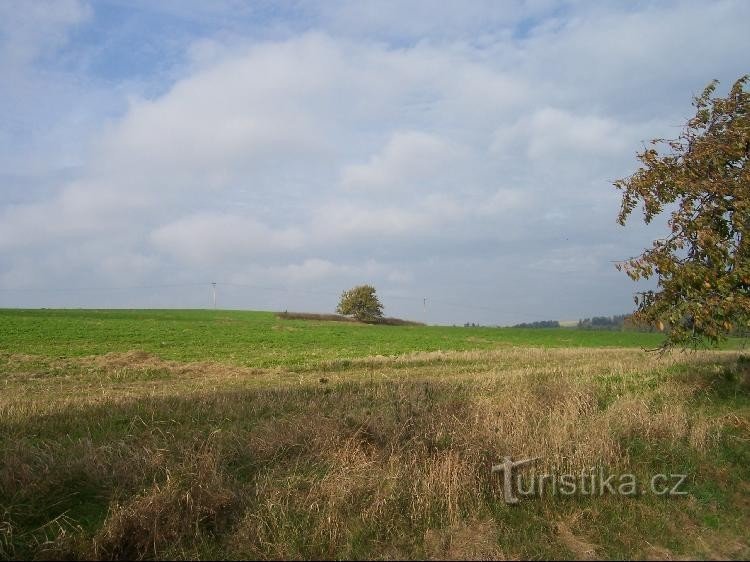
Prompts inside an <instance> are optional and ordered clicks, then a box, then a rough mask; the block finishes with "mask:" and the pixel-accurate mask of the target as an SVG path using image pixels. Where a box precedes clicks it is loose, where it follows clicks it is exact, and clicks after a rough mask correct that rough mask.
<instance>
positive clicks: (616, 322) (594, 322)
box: [513, 314, 654, 332]
mask: <svg viewBox="0 0 750 562" xmlns="http://www.w3.org/2000/svg"><path fill="white" fill-rule="evenodd" d="M513 327H514V328H560V322H558V321H557V320H541V321H538V322H523V323H521V324H516V325H514V326H513ZM576 328H578V329H579V330H632V331H638V332H653V331H654V328H652V327H649V326H639V325H637V324H635V323H634V322H633V321H632V319H631V317H630V315H629V314H615V315H614V316H594V317H593V318H581V319H580V320H579V321H578V324H577V325H576Z"/></svg>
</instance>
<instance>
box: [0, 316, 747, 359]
mask: <svg viewBox="0 0 750 562" xmlns="http://www.w3.org/2000/svg"><path fill="white" fill-rule="evenodd" d="M0 334H1V335H0V346H2V348H3V349H6V350H12V351H14V352H16V353H29V354H40V355H44V356H47V357H76V356H82V355H95V354H102V353H108V352H111V351H129V350H132V349H139V350H143V351H147V352H150V353H155V354H157V355H159V356H160V357H162V358H165V359H174V360H177V361H198V360H206V359H211V360H216V361H226V362H231V363H235V364H238V365H247V366H256V367H271V366H288V367H291V366H294V367H303V366H308V367H314V366H315V365H316V364H318V363H319V362H320V361H324V360H331V359H343V358H357V357H366V356H370V355H398V354H403V353H409V352H413V351H438V350H444V351H447V350H471V349H497V348H502V347H508V346H537V347H632V348H654V347H657V346H658V345H659V344H660V343H661V341H662V336H661V335H660V334H650V333H638V332H620V331H614V332H609V331H586V330H574V329H517V328H464V327H443V326H429V327H427V326H376V325H368V324H356V323H348V322H347V323H344V322H315V321H306V320H280V319H277V318H276V315H275V314H274V313H272V312H239V311H206V310H161V311H157V310H0ZM740 345H741V342H730V346H731V347H737V346H740Z"/></svg>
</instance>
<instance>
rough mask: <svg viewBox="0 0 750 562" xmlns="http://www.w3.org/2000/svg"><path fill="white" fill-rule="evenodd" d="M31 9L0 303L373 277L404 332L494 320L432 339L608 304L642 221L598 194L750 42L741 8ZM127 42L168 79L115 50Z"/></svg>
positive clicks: (620, 300)
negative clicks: (137, 287) (406, 321)
mask: <svg viewBox="0 0 750 562" xmlns="http://www.w3.org/2000/svg"><path fill="white" fill-rule="evenodd" d="M8 6H11V8H8ZM29 6H32V4H29V3H13V4H7V3H6V4H3V6H2V8H0V9H3V10H5V11H6V12H5V13H6V15H8V18H6V19H3V18H0V20H2V21H3V23H2V24H0V26H3V27H2V29H3V30H4V31H3V33H4V35H3V38H2V39H0V61H5V62H0V69H1V70H4V73H5V75H7V76H12V75H13V74H12V73H13V72H16V73H19V74H18V75H19V76H21V75H22V76H23V77H24V81H23V84H22V87H21V86H18V84H21V82H19V81H16V82H14V83H13V88H14V89H13V91H11V92H10V93H9V92H0V101H3V102H4V103H3V107H4V108H5V109H4V110H0V111H2V113H1V115H2V116H3V119H2V121H0V147H2V148H3V150H2V152H1V153H0V154H2V156H0V164H3V171H2V172H0V180H2V181H3V188H2V190H3V191H1V192H0V252H2V260H0V288H2V287H17V286H22V285H24V284H25V283H41V284H42V285H43V284H44V283H47V284H49V285H50V286H51V285H53V284H54V285H57V286H65V285H73V286H75V285H80V284H81V283H83V282H84V281H85V282H86V283H87V284H91V283H95V284H98V283H100V284H108V283H113V282H114V281H113V280H116V279H118V278H119V279H120V282H121V283H122V282H125V281H126V280H132V282H134V283H135V282H137V283H144V284H146V283H154V284H157V283H158V282H160V281H163V280H164V279H170V280H171V279H179V280H182V281H185V282H186V283H188V282H195V281H196V280H198V279H201V280H205V279H206V278H207V275H208V274H209V273H210V275H211V276H212V278H215V279H219V280H222V279H223V280H233V282H236V283H242V282H244V283H247V284H253V283H255V284H259V285H264V284H269V285H274V284H280V285H283V284H285V283H291V284H295V285H296V286H297V287H298V289H299V290H300V291H302V289H305V288H307V289H310V290H313V289H314V288H316V287H317V286H318V285H320V286H322V287H324V288H325V290H326V291H328V292H333V293H336V292H337V291H340V290H341V289H343V288H345V286H346V285H347V284H349V283H356V282H364V281H367V280H369V279H370V278H372V279H374V280H376V281H377V282H378V283H379V284H381V285H382V287H380V286H379V289H382V290H383V291H384V292H388V290H392V291H402V296H408V295H407V293H408V294H410V291H415V292H419V293H420V295H419V298H418V299H417V301H418V302H417V301H415V302H417V304H416V305H414V306H415V308H409V307H410V306H412V305H411V304H409V303H410V301H408V300H404V309H403V310H404V312H403V314H404V315H408V314H414V315H421V314H422V312H423V311H422V310H421V308H420V306H421V298H422V296H425V295H427V296H430V295H438V296H440V295H442V296H443V298H442V300H443V301H445V302H459V303H464V304H470V303H472V302H475V301H476V300H477V299H479V300H481V301H482V302H487V303H492V302H495V303H496V304H497V306H498V307H501V308H502V310H504V311H505V312H503V314H501V315H499V316H498V314H497V313H496V312H493V311H489V310H488V311H485V312H481V311H478V310H477V309H464V310H461V309H455V308H450V307H447V306H446V307H443V308H440V307H437V305H436V308H435V309H434V310H433V312H432V314H434V316H433V317H432V318H430V320H432V321H444V322H452V321H461V322H463V321H466V320H472V321H491V322H492V321H494V322H501V321H520V320H526V319H531V318H532V316H528V315H529V314H542V315H544V316H545V317H546V316H547V315H549V316H550V317H554V316H556V315H563V316H564V317H568V316H573V317H575V314H577V312H575V311H576V310H580V311H581V313H580V314H581V315H585V314H586V315H592V314H604V313H616V312H617V313H619V312H622V311H623V309H627V307H629V306H630V302H631V301H630V293H631V292H632V291H633V289H634V288H633V287H632V286H630V285H628V283H627V282H626V281H627V280H623V281H622V282H620V281H617V279H619V277H617V276H616V272H614V271H611V272H610V271H609V260H610V259H618V258H620V257H622V256H627V255H631V254H632V253H633V252H634V251H635V250H637V249H638V248H639V247H643V246H644V245H647V244H648V241H649V240H650V239H652V238H653V236H654V234H655V232H656V231H655V230H653V229H654V228H656V226H652V227H650V228H651V229H636V228H633V229H630V230H627V229H619V227H617V226H616V224H615V220H614V219H615V216H616V214H617V207H618V194H617V193H616V192H615V190H614V189H613V188H612V186H611V182H612V180H613V179H616V178H617V177H621V176H623V175H625V174H627V173H629V172H630V171H632V169H633V168H634V167H635V160H634V159H633V154H634V153H635V151H636V150H638V149H639V147H640V141H641V140H644V139H648V138H652V137H655V136H666V137H669V136H673V135H674V134H676V132H677V128H676V126H679V124H680V123H681V122H682V121H683V119H684V116H685V115H688V114H689V112H690V105H689V102H690V94H691V93H692V92H694V91H696V90H698V89H700V88H701V87H702V86H703V85H705V83H706V82H708V80H710V79H711V78H713V77H714V76H716V77H718V78H721V79H722V80H724V85H725V86H726V85H727V84H726V82H727V81H729V80H732V79H734V78H736V77H737V75H739V74H740V73H742V72H745V71H746V70H747V69H746V68H744V67H745V66H746V61H745V57H744V53H745V52H747V50H748V48H750V40H749V39H748V37H747V34H746V30H745V29H744V27H746V26H744V22H745V21H747V19H748V17H746V16H748V15H750V14H748V4H747V3H743V2H715V3H711V4H708V5H705V4H698V3H684V4H683V3H680V4H649V3H647V4H643V5H637V6H620V5H600V4H579V3H576V2H573V3H562V4H555V5H549V4H548V3H546V2H531V3H525V2H522V3H513V4H504V5H503V6H502V8H499V7H498V5H497V4H496V3H494V2H493V3H482V2H478V3H473V4H472V5H471V6H468V7H467V6H466V5H465V4H462V3H452V4H451V3H448V4H440V5H436V4H434V3H424V2H421V1H416V0H415V1H414V2H411V3H408V4H406V5H404V4H403V3H400V2H399V3H382V2H378V3H365V4H361V5H358V8H357V10H353V9H352V8H351V6H349V5H347V4H340V3H326V4H323V5H320V4H317V3H316V4H313V3H306V2H301V3H298V4H296V5H295V6H296V7H297V8H298V9H297V10H296V11H295V10H289V9H286V8H284V7H283V6H278V5H268V6H266V7H265V8H263V9H262V8H259V7H258V6H254V7H250V8H248V7H244V8H243V9H239V8H238V6H239V5H235V4H233V3H232V2H231V1H228V2H227V3H222V4H212V5H211V6H210V7H204V8H202V11H201V12H200V14H201V15H200V17H195V15H194V12H192V11H191V5H190V4H184V3H169V4H164V5H160V6H159V7H150V5H149V4H146V3H140V4H136V5H135V7H133V8H131V7H129V6H128V5H126V4H117V3H114V4H108V5H107V6H105V7H102V6H101V5H99V4H96V3H94V4H91V5H87V4H83V3H79V2H60V3H51V4H49V5H46V8H44V9H43V8H37V7H35V6H38V4H34V5H33V6H34V7H29ZM243 6H244V5H243ZM376 7H377V10H376V9H375V8H376ZM234 8H236V10H233V9H234ZM45 9H46V10H47V11H48V12H49V13H46V12H45ZM107 10H114V11H113V12H108V11H107ZM129 10H137V14H136V15H137V17H135V16H133V15H132V14H130V12H129ZM16 12H17V13H16ZM113 13H114V14H130V16H131V17H130V18H129V19H128V26H125V27H123V28H118V33H120V34H121V36H118V37H117V38H116V39H112V41H111V43H108V44H99V43H98V42H97V41H95V40H94V39H96V38H101V37H104V36H107V35H108V33H109V32H110V31H113V30H110V29H108V28H106V26H107V25H110V24H108V23H107V22H108V21H109V20H108V19H107V17H109V18H110V19H112V21H114V20H116V19H117V18H114V17H113V16H112V14H113ZM367 13H371V16H372V17H364V15H363V14H367ZM191 14H192V15H191ZM234 16H236V17H234ZM22 20H23V21H25V22H26V23H22ZM13 22H15V23H13ZM19 22H21V23H19ZM34 22H38V23H39V25H38V26H37V27H35V26H34V25H32V24H33V23H34ZM165 22H166V23H169V24H170V26H171V27H170V29H171V31H170V32H169V33H167V34H166V35H165V36H163V37H162V36H159V37H155V36H154V34H153V33H150V32H149V30H150V29H151V28H152V27H153V26H157V24H158V26H157V27H160V28H163V27H164V26H163V25H162V24H164V23H165ZM665 22H668V23H669V25H666V24H665ZM139 25H141V27H138V26H139ZM13 26H16V27H18V29H17V30H14V29H13ZM96 26H104V27H102V28H96V29H92V28H93V27H96ZM149 26H152V27H149ZM706 26H709V27H710V28H712V29H721V30H722V33H721V34H718V35H717V34H714V36H712V38H711V40H710V41H709V40H700V39H696V38H701V37H703V36H702V35H701V33H703V32H704V30H705V29H706ZM37 30H39V31H37ZM87 34H88V35H87ZM92 37H93V38H94V39H92ZM146 37H148V38H149V41H150V42H149V45H148V46H149V48H150V49H153V53H155V54H154V56H156V57H159V55H160V54H162V55H164V56H163V57H160V60H164V61H168V62H165V63H164V64H165V65H169V64H171V65H172V66H169V67H168V69H167V71H164V69H163V68H162V67H160V66H159V65H153V66H149V65H145V66H144V65H142V64H141V63H142V62H143V60H142V58H143V52H139V53H137V54H133V57H132V59H129V58H128V53H127V52H125V51H124V50H123V49H122V45H123V44H125V43H127V42H130V43H135V44H140V43H139V40H143V39H144V38H146ZM126 39H127V41H126ZM118 45H119V46H120V47H118ZM113 49H115V50H116V52H114V51H113ZM118 49H119V50H118ZM175 53H178V54H179V55H176V54H175ZM112 55H117V57H115V58H112V57H111V56H112ZM118 57H119V58H118ZM180 57H182V58H180ZM111 58H112V60H110V59H111ZM115 59H116V62H114V61H115ZM685 60H689V61H690V65H686V64H684V61H685ZM8 61H15V62H13V63H12V64H11V63H9V62H8ZM74 61H83V62H80V63H77V62H74ZM95 62H96V64H95ZM127 63H130V64H131V67H132V68H130V67H129V66H128V64H127ZM3 64H4V65H5V66H2V65H3ZM102 64H104V65H105V66H106V65H107V64H109V66H107V67H106V69H105V70H106V72H105V70H101V68H100V66H101V65H102ZM97 69H99V70H97ZM149 69H150V70H149ZM97 72H99V74H97ZM149 73H151V74H149ZM134 84H135V85H134ZM555 271H558V272H562V273H561V275H563V274H564V276H568V277H566V279H567V281H565V280H564V281H563V282H562V283H563V285H562V289H561V287H559V286H558V285H557V284H556V283H557V281H558V280H557V279H556V278H555V273H554V272H555ZM574 276H578V277H577V278H576V279H577V280H575V282H574V281H573V280H572V279H573V277H574ZM40 279H41V280H43V282H42V281H39V280H40ZM243 280H244V281H243ZM341 285H344V287H342V286H341ZM416 287H419V289H418V291H417V289H416ZM563 289H564V290H566V291H569V293H570V294H569V296H566V297H565V298H560V299H552V300H553V301H554V302H550V299H548V298H547V295H551V294H554V295H557V294H559V293H560V291H561V290H563ZM239 291H240V289H238V293H237V295H236V301H228V302H232V303H234V305H236V306H250V305H254V304H257V303H256V302H255V301H252V302H251V301H243V300H242V298H244V297H242V293H241V292H239ZM531 292H533V293H534V295H536V296H535V297H531V296H529V295H528V294H527V293H531ZM300 294H302V293H300ZM1 296H2V295H0V297H1ZM162 296H163V295H162ZM412 296H413V295H412ZM203 297H205V295H202V296H201V299H203ZM3 298H4V297H3ZM149 298H153V299H154V301H153V302H155V301H156V300H158V299H157V296H152V297H149ZM164 298H166V297H164ZM226 298H228V296H227V297H226ZM309 298H310V299H312V300H311V301H310V302H311V303H312V304H310V308H313V309H314V308H319V306H318V303H320V306H322V305H323V304H325V305H326V306H328V304H330V303H329V301H327V300H320V301H316V300H315V297H312V296H310V297H309ZM326 298H327V297H326ZM170 299H172V297H170ZM204 300H205V299H204ZM435 300H436V301H437V300H440V299H438V298H435ZM17 302H20V301H13V300H7V299H6V300H4V301H2V303H0V304H5V305H8V304H17ZM24 302H26V303H27V304H43V303H44V302H47V301H43V300H33V299H32V300H28V301H24ZM55 302H58V301H55ZM71 302H72V301H71ZM75 302H76V303H78V302H79V301H75ZM92 302H93V301H92ZM97 302H98V301H97ZM121 302H123V303H126V302H127V303H128V304H133V303H135V304H137V299H135V298H134V300H132V301H130V300H128V301H125V300H123V301H121ZM144 302H145V301H144ZM148 302H149V303H151V302H152V301H148ZM169 302H174V303H175V304H176V305H179V304H180V303H179V300H178V297H176V296H175V297H174V300H169ZM186 302H187V303H188V304H193V303H194V301H192V300H187V301H186ZM196 302H197V301H196ZM200 302H204V301H203V300H200ZM269 302H271V301H269ZM273 302H276V301H273ZM299 303H300V305H304V301H303V300H300V301H299ZM83 304H85V302H84V303H83ZM277 304H279V305H281V304H288V303H287V302H286V301H281V300H280V301H278V303H277ZM269 306H270V304H269ZM566 307H567V308H566ZM490 308H493V310H495V309H496V308H497V307H490ZM393 312H394V313H396V311H393ZM470 313H471V314H475V316H472V317H467V315H468V314H470ZM525 315H526V316H525Z"/></svg>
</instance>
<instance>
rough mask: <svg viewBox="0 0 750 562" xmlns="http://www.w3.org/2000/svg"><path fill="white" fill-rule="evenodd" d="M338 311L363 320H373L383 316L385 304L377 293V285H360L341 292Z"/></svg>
mask: <svg viewBox="0 0 750 562" xmlns="http://www.w3.org/2000/svg"><path fill="white" fill-rule="evenodd" d="M336 312H338V313H339V314H344V315H346V316H354V317H355V318H356V319H357V320H361V321H362V322H373V321H375V320H378V319H379V318H382V317H383V305H382V304H381V303H380V300H378V296H377V295H376V294H375V287H373V286H372V285H359V286H357V287H354V288H352V289H349V290H348V291H344V292H343V293H342V294H341V300H340V301H339V305H338V307H337V308H336Z"/></svg>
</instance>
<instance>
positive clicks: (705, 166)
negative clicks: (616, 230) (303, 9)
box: [615, 76, 750, 347]
mask: <svg viewBox="0 0 750 562" xmlns="http://www.w3.org/2000/svg"><path fill="white" fill-rule="evenodd" d="M749 79H750V76H744V77H742V78H740V79H739V80H737V82H735V84H734V85H733V87H732V89H731V91H730V92H729V95H728V96H727V97H725V98H722V97H716V96H714V92H715V90H716V86H717V84H718V82H717V81H716V80H714V81H713V82H711V83H710V84H709V85H708V86H707V87H706V89H705V90H704V91H703V93H702V94H701V95H700V96H698V97H696V98H695V99H694V102H693V106H694V107H695V108H696V110H697V111H696V114H695V117H693V118H691V119H690V120H689V121H688V122H687V124H686V125H685V127H684V129H683V131H682V133H681V134H680V135H679V137H678V138H677V139H674V140H664V139H655V140H653V141H651V147H649V148H646V149H644V150H643V152H641V153H639V154H638V159H639V160H640V161H641V163H642V167H641V168H639V169H638V170H637V171H636V172H635V173H634V174H633V175H632V176H630V177H627V178H625V179H620V180H618V181H616V182H615V186H616V187H617V188H618V189H620V190H622V191H623V196H622V207H621V210H620V214H619V217H618V222H619V223H620V224H622V225H624V224H625V221H626V220H627V218H628V216H629V215H630V214H631V212H632V211H633V209H634V208H635V207H636V206H637V205H638V204H639V203H640V204H642V205H643V212H644V220H645V222H646V223H650V222H651V221H652V220H653V218H654V217H655V216H657V215H659V214H660V213H661V212H662V211H664V210H665V209H669V210H670V212H671V216H670V219H669V223H668V224H669V227H670V229H671V232H670V233H669V235H668V236H666V237H665V238H662V239H658V240H656V241H655V242H654V243H653V246H652V247H651V248H648V249H646V250H645V251H644V252H643V253H642V254H641V255H640V256H638V257H635V258H631V259H629V260H627V261H625V262H623V263H620V264H618V266H617V267H618V269H620V270H624V271H625V272H626V273H627V274H628V275H629V276H630V277H631V278H632V279H633V280H635V281H637V280H639V279H648V278H650V277H652V276H654V275H656V276H658V287H657V290H651V291H645V292H642V293H639V295H638V296H636V297H635V301H636V305H637V307H638V309H637V312H636V314H635V317H636V318H635V319H636V320H637V321H641V322H645V323H648V324H650V325H653V326H656V327H658V328H659V329H660V330H663V329H665V327H667V328H668V335H667V339H666V341H665V343H664V347H669V346H673V345H678V346H682V347H687V346H697V345H699V344H702V343H704V342H706V341H708V342H710V343H716V342H717V341H719V340H721V339H723V338H725V337H726V335H727V334H730V333H732V331H733V330H734V329H736V328H737V327H739V326H747V325H748V322H749V321H750V260H749V259H748V258H750V239H749V237H750V169H749V168H748V158H749V157H750V92H748V91H747V90H746V88H745V87H746V85H747V83H748V80H749ZM659 145H660V146H662V147H665V148H666V150H665V151H663V152H660V151H659V150H657V148H656V147H657V146H659Z"/></svg>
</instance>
